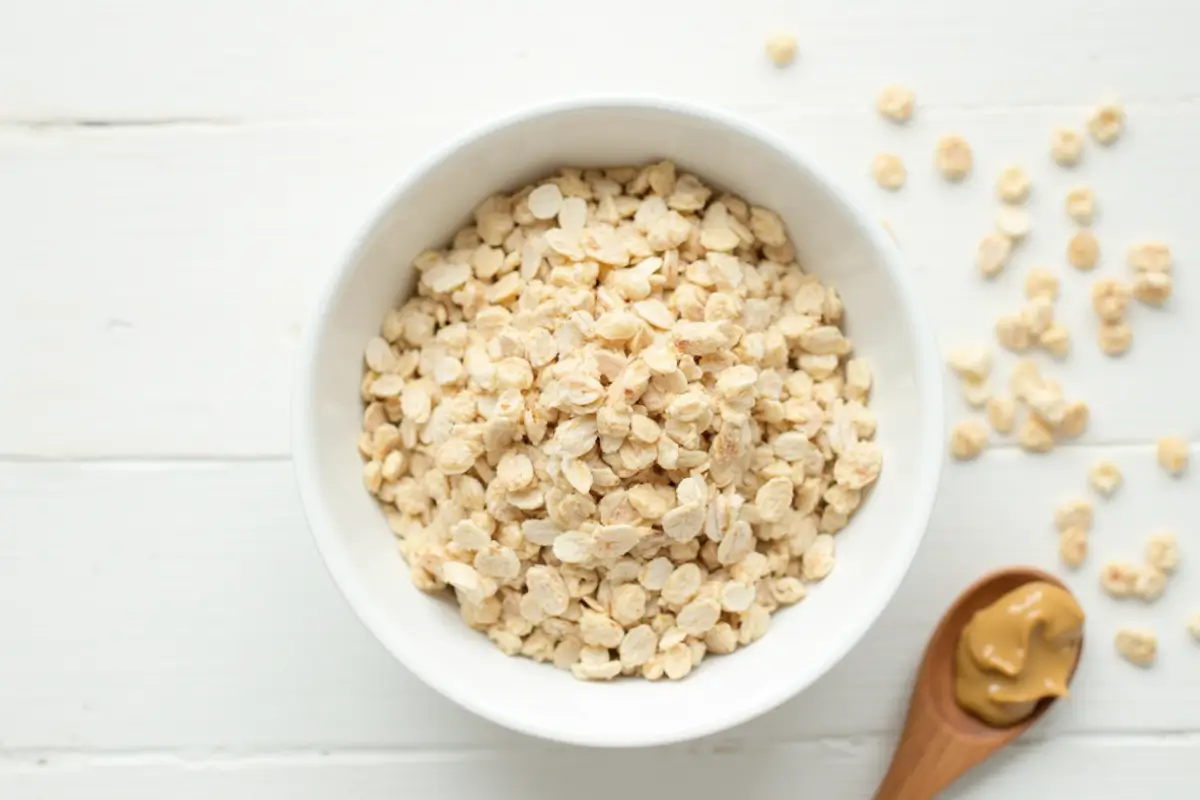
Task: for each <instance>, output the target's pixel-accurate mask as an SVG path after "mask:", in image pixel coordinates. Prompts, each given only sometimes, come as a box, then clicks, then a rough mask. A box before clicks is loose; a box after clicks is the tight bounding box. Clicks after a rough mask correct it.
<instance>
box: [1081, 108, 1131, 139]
mask: <svg viewBox="0 0 1200 800" xmlns="http://www.w3.org/2000/svg"><path fill="white" fill-rule="evenodd" d="M1124 127H1125V109H1123V108H1121V105H1120V104H1119V103H1117V102H1115V101H1109V102H1107V103H1102V104H1101V105H1099V106H1097V107H1096V110H1095V111H1093V112H1092V114H1091V116H1089V117H1088V130H1089V131H1091V132H1092V138H1093V139H1095V140H1096V141H1097V142H1099V143H1100V144H1105V145H1108V144H1112V143H1113V142H1115V141H1116V140H1117V137H1118V136H1120V135H1121V130H1122V129H1123V128H1124Z"/></svg>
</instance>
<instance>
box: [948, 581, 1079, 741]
mask: <svg viewBox="0 0 1200 800" xmlns="http://www.w3.org/2000/svg"><path fill="white" fill-rule="evenodd" d="M1082 639H1083V609H1081V608H1080V607H1079V604H1078V603H1077V602H1075V598H1074V597H1072V596H1071V593H1070V592H1068V591H1066V590H1065V589H1061V588H1059V587H1058V586H1055V585H1053V584H1050V583H1044V582H1041V581H1034V582H1032V583H1027V584H1025V585H1024V586H1021V587H1020V588H1018V589H1014V590H1012V591H1011V592H1009V593H1008V594H1006V595H1004V596H1003V597H1001V598H1000V599H999V600H997V601H996V602H995V603H993V604H992V605H990V606H988V607H987V608H985V609H983V610H982V611H977V612H975V616H974V617H972V618H971V621H970V622H969V623H968V624H967V626H966V627H965V628H964V629H963V632H962V636H961V637H960V638H959V640H958V652H957V656H956V659H955V662H956V664H955V666H956V680H955V693H956V696H957V698H958V704H959V705H960V706H962V707H963V708H964V709H966V710H967V711H969V712H971V713H972V714H974V715H975V716H977V717H979V718H980V719H981V720H983V721H984V722H986V723H988V724H989V725H995V726H997V727H1004V726H1007V725H1012V724H1014V723H1016V722H1020V721H1021V720H1023V719H1025V718H1026V717H1028V716H1029V715H1030V714H1032V713H1033V711H1034V709H1035V708H1036V707H1037V704H1038V701H1039V700H1041V699H1042V698H1044V697H1059V696H1062V695H1065V694H1066V693H1067V681H1068V680H1069V679H1070V677H1071V672H1072V670H1073V669H1074V667H1075V662H1076V660H1077V659H1078V657H1079V647H1080V643H1081V642H1082Z"/></svg>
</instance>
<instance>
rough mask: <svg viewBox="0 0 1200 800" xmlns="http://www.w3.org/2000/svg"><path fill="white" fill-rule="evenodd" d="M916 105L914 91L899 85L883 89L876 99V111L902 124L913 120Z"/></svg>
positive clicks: (894, 84) (891, 85)
mask: <svg viewBox="0 0 1200 800" xmlns="http://www.w3.org/2000/svg"><path fill="white" fill-rule="evenodd" d="M915 104H916V99H915V97H914V96H913V93H912V90H911V89H909V88H908V87H906V86H901V85H900V84H897V83H893V84H890V85H888V86H885V87H883V89H881V90H880V92H879V95H878V96H877V97H876V98H875V108H876V110H877V111H879V113H880V114H882V115H883V116H884V117H886V118H887V119H889V120H891V121H892V122H896V123H901V124H903V123H905V122H908V121H909V120H910V119H912V114H913V106H914V105H915Z"/></svg>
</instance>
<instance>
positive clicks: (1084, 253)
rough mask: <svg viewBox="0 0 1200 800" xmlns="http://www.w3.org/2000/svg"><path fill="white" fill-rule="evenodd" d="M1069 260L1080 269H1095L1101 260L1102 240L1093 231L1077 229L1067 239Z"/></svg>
mask: <svg viewBox="0 0 1200 800" xmlns="http://www.w3.org/2000/svg"><path fill="white" fill-rule="evenodd" d="M1067 261H1069V262H1070V263H1071V266H1072V267H1075V269H1079V270H1089V269H1094V268H1095V267H1096V264H1098V263H1099V262H1100V242H1098V241H1097V240H1096V236H1095V234H1093V233H1092V232H1091V231H1076V232H1075V234H1074V235H1073V236H1072V237H1071V238H1070V239H1069V240H1068V241H1067Z"/></svg>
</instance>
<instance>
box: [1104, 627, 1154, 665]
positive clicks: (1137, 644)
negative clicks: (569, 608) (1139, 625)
mask: <svg viewBox="0 0 1200 800" xmlns="http://www.w3.org/2000/svg"><path fill="white" fill-rule="evenodd" d="M1113 642H1114V644H1115V645H1116V648H1117V652H1118V653H1120V654H1121V657H1122V658H1124V659H1125V660H1126V661H1128V662H1129V663H1131V664H1134V665H1136V666H1139V667H1149V666H1151V665H1152V664H1154V659H1155V657H1156V656H1157V655H1158V637H1157V636H1155V635H1154V634H1153V633H1152V632H1150V631H1147V630H1138V629H1135V628H1122V629H1121V630H1119V631H1117V635H1116V638H1115V639H1114V640H1113Z"/></svg>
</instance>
